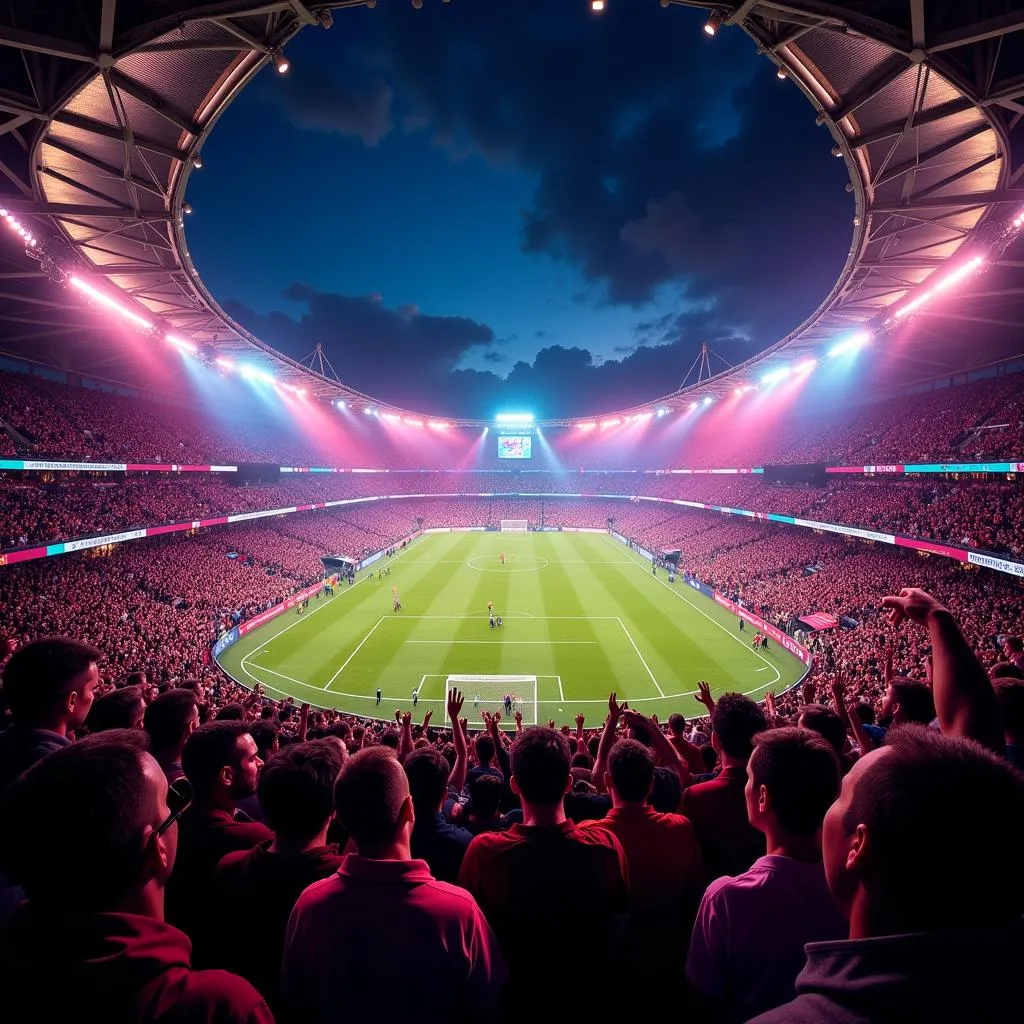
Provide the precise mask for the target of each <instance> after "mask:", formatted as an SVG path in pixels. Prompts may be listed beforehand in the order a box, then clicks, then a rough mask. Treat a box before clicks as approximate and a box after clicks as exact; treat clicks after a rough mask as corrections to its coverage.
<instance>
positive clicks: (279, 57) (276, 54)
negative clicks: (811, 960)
mask: <svg viewBox="0 0 1024 1024" xmlns="http://www.w3.org/2000/svg"><path fill="white" fill-rule="evenodd" d="M270 57H271V59H272V60H273V61H274V67H275V68H277V73H278V74H279V75H285V74H287V73H288V69H289V68H290V67H291V64H290V63H289V61H288V58H287V57H286V56H285V55H284V54H283V53H282V52H281V51H280V50H271V51H270Z"/></svg>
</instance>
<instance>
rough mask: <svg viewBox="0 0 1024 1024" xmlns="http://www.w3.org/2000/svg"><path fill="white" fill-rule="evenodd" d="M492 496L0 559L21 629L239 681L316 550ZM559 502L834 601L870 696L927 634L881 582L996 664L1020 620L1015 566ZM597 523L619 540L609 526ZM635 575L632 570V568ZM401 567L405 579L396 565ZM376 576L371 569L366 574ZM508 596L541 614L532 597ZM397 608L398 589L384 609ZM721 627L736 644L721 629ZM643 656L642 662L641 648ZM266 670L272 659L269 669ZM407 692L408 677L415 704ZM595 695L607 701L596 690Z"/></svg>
mask: <svg viewBox="0 0 1024 1024" xmlns="http://www.w3.org/2000/svg"><path fill="white" fill-rule="evenodd" d="M516 504H517V503H515V502H503V505H502V512H503V514H502V516H501V517H500V518H507V519H514V518H530V510H529V509H526V510H523V509H519V511H521V512H523V514H522V515H516V514H514V512H513V506H515V505H516ZM523 504H528V503H523ZM567 504H569V503H567ZM490 508H491V503H490V502H488V501H487V500H486V499H466V500H454V499H451V500H435V501H431V502H423V501H419V502H411V501H410V502H395V503H390V504H389V505H388V506H386V507H381V506H372V507H367V508H361V509H358V510H346V511H345V513H344V514H343V515H341V514H338V513H335V512H331V511H320V512H314V513H297V514H295V515H292V516H288V517H284V518H281V519H275V520H268V521H258V522H255V523H251V524H245V525H231V526H225V527H221V528H218V529H214V530H209V531H202V532H200V533H197V534H194V535H188V536H172V537H168V538H163V539H155V540H144V541H140V542H137V543H132V544H120V545H113V546H111V547H109V548H104V549H98V550H95V551H92V552H88V553H85V554H76V555H69V556H66V557H64V558H59V559H45V560H41V561H39V562H35V563H26V564H24V565H9V566H5V567H0V607H3V608H4V611H5V616H4V629H5V630H6V631H7V632H8V634H9V635H10V636H11V637H12V638H13V639H17V640H19V641H25V640H28V639H31V638H32V637H35V636H40V635H47V634H67V635H72V636H77V637H80V638H82V639H86V640H89V641H90V642H93V643H96V644H97V645H98V646H99V647H100V648H102V649H103V651H104V652H105V654H106V662H105V665H104V667H103V672H104V674H105V675H106V676H108V677H109V678H110V679H120V678H122V677H124V676H125V675H127V674H128V673H130V672H132V671H140V670H141V671H145V672H146V673H147V675H148V676H149V678H150V679H151V680H154V681H171V680H183V679H191V678H205V679H206V680H207V682H208V683H209V685H214V684H216V685H217V686H218V687H224V688H226V689H225V691H224V692H234V688H235V686H236V684H234V683H232V682H230V681H228V680H227V679H226V677H224V676H223V675H222V673H221V672H220V670H219V669H218V668H217V666H216V665H215V664H211V662H210V658H209V650H210V647H211V645H212V643H213V642H214V640H215V639H216V637H217V636H218V635H219V634H220V633H221V632H223V631H224V630H225V629H227V628H230V627H231V626H232V625H233V624H234V622H235V621H238V620H241V621H245V620H248V619H249V618H251V617H252V616H254V615H256V614H258V613H260V612H262V611H265V610H266V609H267V608H268V607H272V606H274V605H275V604H277V603H279V602H281V601H282V600H283V599H284V598H285V597H286V596H288V595H289V594H291V593H293V592H295V591H296V590H298V589H300V588H301V587H303V586H305V585H307V584H309V583H311V582H313V581H314V580H316V579H318V578H320V577H321V576H322V564H321V563H320V556H321V555H322V554H327V553H337V552H338V551H340V550H344V548H345V546H346V544H347V542H348V539H349V538H351V537H352V536H353V535H354V536H359V537H363V538H366V539H367V542H368V543H372V545H373V546H374V547H375V548H377V549H379V548H381V547H384V546H386V545H387V544H388V543H390V542H393V541H396V540H398V539H400V538H402V537H405V536H407V535H408V534H409V533H410V532H411V530H410V527H412V528H416V527H417V526H423V527H435V528H437V527H440V528H446V527H456V528H457V527H469V526H476V525H479V524H480V523H481V522H486V521H487V518H488V513H489V510H490ZM565 515H566V517H571V522H570V521H564V523H563V524H564V525H566V526H575V527H577V528H590V529H597V530H604V529H606V528H607V525H608V520H609V518H613V519H614V520H615V522H614V529H615V530H616V531H617V532H619V533H621V534H623V535H625V536H626V537H629V538H630V539H632V540H633V541H635V542H636V543H637V544H640V545H642V546H644V547H646V548H648V549H650V550H659V549H661V548H669V547H675V548H679V549H680V550H681V551H682V562H681V564H682V566H683V567H684V568H685V569H686V570H687V571H688V572H690V573H692V574H693V576H695V577H697V578H698V579H700V580H702V581H703V582H704V583H705V584H708V585H709V586H711V587H713V588H715V589H716V590H718V591H721V592H723V593H725V594H727V595H728V596H730V597H731V598H735V599H738V600H740V601H742V602H743V603H744V604H746V605H747V606H749V607H751V608H752V609H753V610H754V611H755V612H756V613H757V614H759V615H760V616H761V617H763V618H765V619H766V620H768V621H770V622H772V623H774V624H776V625H779V626H781V627H783V628H785V627H788V626H791V624H792V623H793V622H794V620H796V619H798V618H800V617H802V616H805V615H807V614H809V613H813V612H825V613H827V614H828V615H830V616H833V617H834V618H836V619H837V620H840V621H842V622H843V623H844V625H842V626H840V627H838V628H834V629H826V630H822V631H819V632H815V633H811V635H810V639H809V640H808V646H809V647H810V648H811V650H812V651H813V652H814V654H815V657H816V659H817V663H818V669H817V673H818V675H817V676H816V678H819V679H820V681H823V682H827V681H829V680H830V678H831V677H832V675H833V674H834V673H835V672H836V671H837V670H838V669H843V668H845V669H847V670H849V671H852V672H854V673H855V677H856V679H857V680H859V683H858V685H859V686H860V689H861V693H860V695H861V697H862V698H863V699H865V700H868V701H870V702H872V703H877V702H878V701H879V700H880V698H881V695H882V691H883V683H882V678H883V660H884V651H885V649H886V647H887V646H891V647H892V648H893V652H894V663H895V668H896V671H897V672H898V673H900V674H903V675H907V676H909V677H911V678H923V677H924V675H925V658H926V655H927V649H926V637H925V635H924V633H923V632H922V633H916V632H913V631H908V630H894V629H892V628H891V627H889V626H888V625H887V624H886V622H885V621H884V619H883V617H882V615H881V612H880V602H881V599H882V597H883V596H885V595H886V594H889V593H894V592H895V593H898V591H899V589H900V588H901V587H905V586H920V587H924V588H925V589H927V590H929V591H931V592H932V593H934V594H935V595H936V597H938V598H939V600H941V601H943V602H944V603H945V604H946V605H947V606H948V607H950V608H951V609H952V610H953V611H954V612H955V613H956V615H957V617H958V618H959V620H960V621H961V623H962V624H963V626H964V628H965V630H966V632H967V634H968V637H969V639H970V640H971V642H972V644H973V645H974V646H975V648H976V649H977V650H978V651H979V652H980V653H981V656H982V657H983V659H985V660H986V661H987V662H988V663H989V664H991V663H994V662H995V661H996V660H997V658H998V657H999V645H1000V640H1001V638H1002V637H1003V636H1005V635H1011V634H1014V633H1015V631H1016V629H1017V626H1018V623H1019V621H1020V613H1021V599H1020V598H1021V594H1020V588H1019V584H1018V582H1017V581H1016V580H1014V579H1013V578H1012V577H1008V576H1005V575H1003V574H1000V573H995V572H991V571H988V570H985V569H978V568H973V567H969V568H965V567H963V566H961V565H960V564H959V563H957V562H954V561H950V560H948V559H943V558H935V557H927V556H923V555H919V554H916V553H912V552H908V551H902V550H898V549H892V548H887V547H883V546H881V545H873V544H867V543H864V542H861V541H857V540H854V539H850V538H843V537H836V536H831V535H821V534H817V533H815V532H812V531H808V530H802V529H799V528H795V527H791V526H786V525H780V524H774V523H766V522H749V521H745V520H734V519H729V518H724V517H722V516H721V515H718V514H715V513H709V512H704V511H700V510H690V509H680V510H678V511H675V510H671V509H669V510H666V509H664V508H660V507H657V506H654V507H652V506H647V505H643V504H634V503H628V502H607V501H599V500H595V501H578V502H573V503H571V505H570V506H569V507H567V508H566V510H565ZM491 536H492V537H494V536H496V537H497V538H498V539H499V540H507V543H508V546H509V547H510V548H511V545H512V544H513V543H515V542H516V541H518V540H532V539H533V537H532V536H530V537H526V538H523V537H521V536H520V537H507V536H506V535H491ZM601 539H602V540H603V541H604V542H605V543H607V544H608V545H609V546H611V543H612V542H611V541H610V540H609V539H608V538H601ZM623 551H625V549H623ZM495 554H496V553H495ZM468 557H473V556H467V558H461V557H460V556H452V558H453V559H455V560H456V561H459V562H460V564H461V562H464V561H467V559H468ZM487 557H488V558H489V557H490V556H489V555H488V556H487ZM543 557H546V556H543ZM562 560H566V561H568V559H562ZM592 560H593V559H591V558H590V556H589V555H586V554H584V555H581V556H579V559H578V561H579V569H578V570H575V569H572V568H570V567H568V566H567V567H565V568H566V569H567V570H568V576H569V579H570V585H569V586H568V587H567V588H565V593H566V594H568V595H569V597H567V598H566V600H567V601H575V602H576V603H578V605H579V607H580V611H579V613H578V614H581V615H589V614H590V613H589V611H588V609H587V604H588V592H587V588H586V587H585V586H583V581H585V579H586V575H585V573H587V572H590V571H591V568H592V566H590V567H588V566H589V562H590V561H592ZM495 561H496V560H495ZM549 561H550V559H549ZM509 564H510V565H513V564H514V560H513V561H512V562H510V563H509ZM538 564H539V563H538ZM623 568H627V567H623ZM438 570H439V572H438V577H439V589H440V577H441V576H442V575H443V572H444V571H446V570H444V567H443V566H439V567H438ZM368 571H374V570H372V569H371V570H368ZM395 571H396V573H397V572H398V570H397V569H396V570H395ZM616 571H618V570H616ZM649 571H650V570H649V566H648V565H646V564H645V565H638V566H637V568H636V573H637V574H640V575H642V574H643V573H649ZM630 573H631V570H630ZM477 576H479V577H480V580H484V581H488V583H489V577H487V576H486V575H485V574H483V573H476V574H475V575H474V580H475V579H476V577H477ZM628 579H630V581H631V585H632V581H633V579H634V577H633V576H632V575H629V576H628ZM378 582H379V581H378ZM394 582H395V583H396V584H397V582H398V580H397V576H396V577H395V580H394ZM373 585H374V584H372V583H370V582H369V581H368V582H367V583H366V584H365V585H364V587H365V588H368V587H370V586H373ZM644 585H645V586H647V585H648V584H646V583H645V584H644ZM678 585H679V584H678V583H677V584H676V586H678ZM380 587H383V588H384V596H383V597H381V598H380V599H381V600H383V601H385V604H388V600H389V595H390V586H389V583H388V581H387V580H385V581H384V582H382V583H380ZM488 589H489V586H484V587H482V589H479V588H476V587H475V585H474V593H473V594H472V595H467V597H466V600H467V601H468V606H469V607H470V608H471V610H472V613H473V614H477V613H478V612H479V613H480V614H481V615H483V611H482V610H483V609H485V608H486V603H487V601H488V600H491V599H492V598H490V597H488V596H487V591H488ZM477 590H478V592H477ZM378 596H379V595H378ZM385 599H388V600H385ZM671 600H676V599H675V598H673V599H671ZM507 610H508V609H506V611H507ZM512 610H513V611H516V610H518V611H524V612H528V613H529V614H530V615H535V616H536V615H538V614H540V613H539V612H538V610H537V609H536V608H526V609H512ZM389 611H390V606H389V604H388V607H387V608H386V609H385V611H380V612H379V613H378V615H377V616H376V618H379V617H381V616H382V615H385V614H386V612H389ZM439 614H440V613H439ZM617 617H620V616H617ZM296 618H298V615H297V613H296ZM374 621H376V619H375V620H374ZM732 621H734V620H732ZM370 625H372V623H370ZM477 625H479V624H477ZM485 625H486V623H485ZM381 628H382V629H383V628H388V627H383V626H382V627H381ZM616 628H618V627H616ZM627 628H628V627H627ZM506 629H507V627H506ZM736 629H737V631H738V623H736ZM504 636H505V637H507V636H508V633H507V632H506V633H505V634H504ZM489 638H490V633H489V631H487V632H484V633H483V636H482V639H484V640H485V641H486V640H488V639H489ZM425 639H439V640H444V639H445V638H444V637H437V638H434V637H426V638H425ZM456 639H462V637H456ZM465 639H469V640H475V639H480V637H477V636H468V637H465ZM524 639H527V640H529V639H533V638H530V637H526V638H524ZM537 639H543V638H537ZM568 639H572V638H571V637H569V638H568ZM582 639H586V638H585V637H584V638H582ZM634 639H635V638H634ZM722 642H723V643H726V644H727V645H732V644H734V640H732V639H727V638H726V635H725V634H724V633H723V634H722ZM538 646H543V644H538ZM580 646H582V645H580ZM628 646H629V645H625V646H624V648H623V652H624V653H623V656H626V655H627V654H628V653H629V652H628V651H626V650H625V648H626V647H628ZM637 646H638V647H640V644H639V643H638V644H637ZM424 648H425V649H426V648H427V645H424ZM633 653H636V652H633ZM641 653H643V651H642V649H641ZM668 658H669V659H671V653H670V654H669V655H668ZM634 669H636V670H639V671H641V672H642V671H643V667H642V665H641V664H640V662H639V660H638V661H637V664H636V665H635V666H634ZM462 670H463V671H466V670H465V669H462ZM439 671H440V670H439ZM451 671H452V672H455V671H459V669H455V668H452V669H451ZM287 674H289V675H291V674H293V673H287ZM529 674H538V673H529ZM555 674H557V673H555ZM271 678H272V677H271V676H270V675H269V674H266V675H265V679H266V681H267V683H269V682H270V679H271ZM296 678H298V676H296ZM328 678H329V677H328ZM655 678H657V674H656V673H655ZM729 678H730V679H731V678H734V677H732V676H730V677H729ZM755 685H756V684H755ZM746 688H748V689H753V687H752V686H751V687H746ZM238 692H240V693H241V692H242V689H241V687H238ZM664 692H666V693H669V692H675V691H669V690H665V691H664ZM410 695H411V688H410V693H409V694H407V695H405V701H404V703H405V704H408V702H409V696H410ZM300 696H301V695H300ZM399 696H401V694H399ZM305 699H309V695H306V696H305ZM594 699H596V698H594ZM689 701H690V698H685V699H681V703H683V704H684V707H685V708H686V711H687V712H688V713H690V714H692V713H693V712H694V710H695V708H694V707H693V706H691V705H690V704H689V703H688V702H689ZM562 706H564V705H562ZM592 707H593V708H594V709H595V713H596V712H599V708H598V706H597V705H592ZM368 710H371V711H372V709H368ZM388 710H389V711H390V709H388ZM542 717H543V716H542Z"/></svg>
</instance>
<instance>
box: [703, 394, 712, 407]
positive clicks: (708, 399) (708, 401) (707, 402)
mask: <svg viewBox="0 0 1024 1024" xmlns="http://www.w3.org/2000/svg"><path fill="white" fill-rule="evenodd" d="M713 401H714V399H713V398H712V397H711V396H710V395H705V396H704V404H705V405H710V404H711V403H712V402H713Z"/></svg>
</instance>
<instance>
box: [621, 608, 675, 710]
mask: <svg viewBox="0 0 1024 1024" xmlns="http://www.w3.org/2000/svg"><path fill="white" fill-rule="evenodd" d="M618 621H619V625H620V626H621V627H622V631H623V632H624V633H625V634H626V639H627V640H628V641H629V642H630V643H631V644H632V645H633V650H634V651H636V656H637V657H638V658H639V659H640V661H641V662H642V663H643V666H644V668H645V669H647V674H648V675H649V676H650V677H651V682H652V683H654V688H655V689H656V690H657V691H658V696H659V697H664V696H665V691H664V690H662V688H661V687H660V686H659V685H658V680H657V679H655V678H654V673H653V672H652V671H651V666H650V665H648V664H647V659H646V658H645V657H644V656H643V655H642V654H641V653H640V648H639V647H637V645H636V641H635V640H634V639H633V635H632V634H631V633H630V632H629V630H628V629H626V624H625V623H624V622H623V621H622V619H619V620H618Z"/></svg>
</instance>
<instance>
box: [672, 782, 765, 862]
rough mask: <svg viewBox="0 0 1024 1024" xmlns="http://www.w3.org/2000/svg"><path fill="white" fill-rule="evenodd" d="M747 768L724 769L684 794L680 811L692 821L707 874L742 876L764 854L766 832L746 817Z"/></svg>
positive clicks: (691, 787)
mask: <svg viewBox="0 0 1024 1024" xmlns="http://www.w3.org/2000/svg"><path fill="white" fill-rule="evenodd" d="M746 785H747V771H746V769H745V768H723V769H722V770H721V772H719V774H718V775H717V776H716V777H715V778H713V779H711V780H709V781H708V782H698V783H697V784H696V785H693V786H690V788H689V789H687V790H686V791H685V792H684V793H683V802H682V804H681V805H680V808H679V811H680V813H681V814H684V815H685V816H686V817H687V818H689V819H690V821H691V822H693V827H694V829H695V831H696V833H697V841H698V842H699V843H700V852H701V854H702V855H703V857H704V867H705V868H706V869H707V877H708V878H709V879H711V880H714V879H716V878H721V876H722V875H742V874H743V872H744V871H747V870H748V869H749V868H750V866H751V864H753V863H754V861H755V860H757V858H758V857H763V856H764V854H765V849H766V846H765V838H764V834H763V833H761V832H758V831H757V829H756V828H754V826H753V825H751V824H750V822H749V821H748V820H747V800H746V797H745V796H744V794H743V790H744V789H745V788H746Z"/></svg>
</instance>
